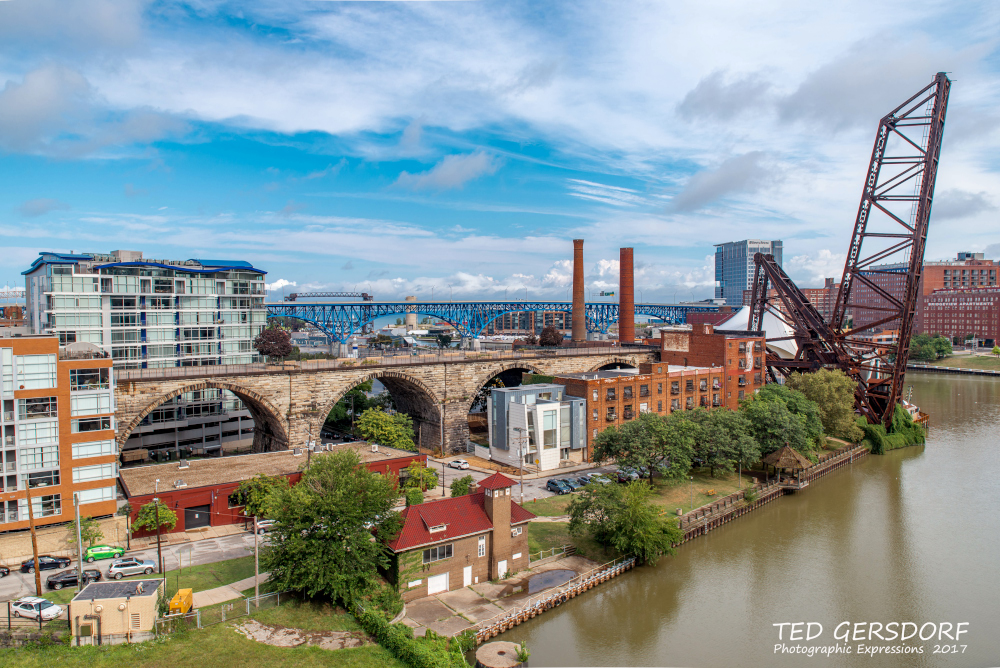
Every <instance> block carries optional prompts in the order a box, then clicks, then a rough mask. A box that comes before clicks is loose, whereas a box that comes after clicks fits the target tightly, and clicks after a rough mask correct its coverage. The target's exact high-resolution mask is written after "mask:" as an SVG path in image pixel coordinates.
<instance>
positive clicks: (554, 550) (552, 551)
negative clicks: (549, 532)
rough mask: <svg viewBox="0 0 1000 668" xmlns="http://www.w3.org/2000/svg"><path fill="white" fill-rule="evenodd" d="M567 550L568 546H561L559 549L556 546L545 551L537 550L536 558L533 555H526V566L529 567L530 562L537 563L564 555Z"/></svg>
mask: <svg viewBox="0 0 1000 668" xmlns="http://www.w3.org/2000/svg"><path fill="white" fill-rule="evenodd" d="M567 549H569V545H563V546H561V547H559V546H557V547H550V548H549V549H547V550H539V551H538V552H537V553H536V554H537V556H535V554H531V553H529V554H528V564H529V565H530V564H531V563H532V562H537V561H541V560H542V559H548V558H549V557H554V556H556V555H557V554H566V550H567Z"/></svg>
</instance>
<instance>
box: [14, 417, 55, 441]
mask: <svg viewBox="0 0 1000 668" xmlns="http://www.w3.org/2000/svg"><path fill="white" fill-rule="evenodd" d="M58 440H59V423H58V422H56V421H55V420H53V421H51V422H28V423H26V424H19V425H17V442H18V443H19V444H21V445H35V444H36V443H54V442H56V441H58Z"/></svg>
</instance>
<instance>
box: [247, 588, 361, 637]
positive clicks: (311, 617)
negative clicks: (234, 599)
mask: <svg viewBox="0 0 1000 668" xmlns="http://www.w3.org/2000/svg"><path fill="white" fill-rule="evenodd" d="M289 596H291V594H289ZM281 600H282V603H281V606H280V607H277V608H268V609H266V610H260V611H259V612H255V613H254V614H253V617H254V619H256V620H257V621H259V622H260V623H261V624H275V625H278V626H286V627H289V628H293V629H303V630H304V631H360V630H361V626H359V625H358V623H357V622H356V621H355V620H354V617H353V616H352V615H350V614H349V613H348V612H347V611H346V610H344V609H343V608H340V607H337V606H334V605H331V604H330V603H328V602H321V601H300V600H298V599H291V598H289V600H288V603H285V602H284V601H285V599H284V596H282V599H281ZM250 609H251V610H253V607H251V608H250Z"/></svg>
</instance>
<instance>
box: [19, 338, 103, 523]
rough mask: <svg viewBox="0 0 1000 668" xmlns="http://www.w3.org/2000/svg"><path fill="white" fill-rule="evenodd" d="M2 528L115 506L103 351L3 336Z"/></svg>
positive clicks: (49, 340) (99, 512) (95, 512)
mask: <svg viewBox="0 0 1000 668" xmlns="http://www.w3.org/2000/svg"><path fill="white" fill-rule="evenodd" d="M0 378H2V383H0V402H2V406H3V412H2V414H0V443H2V448H0V457H2V460H0V464H2V475H0V532H3V531H12V530H18V529H26V528H28V496H29V495H30V497H31V512H32V514H33V515H34V521H35V524H37V525H45V524H54V523H61V522H68V521H69V520H71V519H73V494H74V493H77V494H79V497H80V504H81V508H80V514H81V515H83V516H91V517H99V516H103V515H111V514H113V513H114V512H115V508H116V498H117V489H116V485H117V478H118V446H117V443H116V442H115V418H114V411H115V396H114V382H115V381H114V374H113V373H112V371H111V360H110V359H108V358H107V357H105V356H104V354H103V353H102V352H100V351H96V350H95V351H93V352H89V353H88V352H68V351H67V349H66V348H60V347H59V342H58V339H56V338H55V337H53V336H14V337H4V338H0Z"/></svg>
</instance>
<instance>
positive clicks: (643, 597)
mask: <svg viewBox="0 0 1000 668" xmlns="http://www.w3.org/2000/svg"><path fill="white" fill-rule="evenodd" d="M907 384H908V385H912V386H913V401H914V402H915V403H917V404H918V405H919V406H920V407H921V408H922V409H923V410H924V411H926V412H928V413H930V415H931V430H930V434H929V436H928V440H927V444H926V445H925V446H918V447H911V448H906V449H903V450H896V451H893V452H890V453H889V454H887V455H885V456H881V457H876V456H869V457H866V458H864V459H863V460H861V461H860V462H858V463H855V464H853V465H852V466H851V467H844V468H842V469H840V470H839V471H835V472H833V473H830V474H828V475H827V476H825V477H823V478H821V479H820V480H818V481H816V482H814V483H813V484H812V485H811V486H810V487H808V488H807V489H805V490H803V491H801V492H799V493H797V494H794V495H786V496H784V497H783V498H780V499H777V500H776V501H773V502H772V503H770V504H767V505H765V506H764V507H762V508H761V509H759V510H757V511H755V512H753V513H750V514H749V515H746V516H744V517H742V518H739V519H737V520H736V521H734V522H731V523H729V524H727V525H725V526H723V527H722V528H720V529H717V530H715V531H713V532H711V533H710V534H708V535H707V536H703V537H701V538H698V539H695V540H693V541H691V542H689V543H687V544H685V545H684V546H682V547H680V548H679V549H678V551H677V554H676V555H675V556H673V557H666V558H664V559H662V560H661V561H660V562H659V563H658V564H657V565H656V566H655V567H648V566H646V567H641V568H637V569H635V570H632V571H630V572H628V573H625V574H624V575H623V576H621V577H619V578H616V579H614V580H611V581H609V582H608V583H606V584H603V585H601V586H600V587H597V588H595V589H593V590H591V591H589V592H587V593H586V594H584V595H582V596H579V597H577V598H575V599H573V600H570V601H569V602H567V603H566V604H564V605H562V606H560V607H558V608H556V609H555V610H552V611H549V612H547V613H545V614H543V615H540V616H538V617H536V618H535V619H533V620H530V621H528V622H527V623H525V624H522V625H520V626H518V627H516V628H514V629H512V630H510V631H508V632H506V633H504V634H502V635H501V636H500V637H499V638H498V640H507V641H513V642H521V641H527V643H528V648H529V649H530V651H531V658H530V660H529V663H530V665H531V666H534V667H538V666H619V665H620V666H699V667H701V666H704V667H717V666H718V667H727V668H728V667H730V666H777V667H782V666H808V665H817V666H830V667H840V666H852V667H853V666H865V667H871V668H876V667H882V666H914V667H923V666H948V667H955V668H959V667H962V668H964V667H966V666H1000V512H998V511H1000V447H998V445H1000V380H994V379H992V378H988V377H982V376H959V375H944V374H920V373H910V374H908V376H907ZM795 622H804V623H806V624H803V625H802V626H798V627H791V626H783V627H777V626H774V625H775V624H782V623H795ZM809 622H812V623H813V624H812V625H811V626H807V624H808V623H809ZM843 622H847V623H848V624H847V625H842V623H843ZM892 622H896V625H895V626H893V625H891V623H892ZM904 622H909V623H910V625H907V626H902V625H903V623H904ZM942 623H944V624H942ZM960 623H965V625H964V626H962V627H958V624H960ZM876 624H878V625H881V626H880V627H879V626H876ZM948 624H950V625H951V626H947V625H948ZM818 625H822V630H820V627H819V626H818ZM838 625H840V626H839V629H838ZM914 625H915V626H914ZM848 626H849V628H848ZM956 628H960V629H961V630H962V631H963V633H962V634H961V635H959V636H957V639H955V640H952V639H950V638H948V637H947V634H949V633H950V635H951V636H952V637H956V635H955V631H956ZM942 629H944V631H945V634H946V635H944V636H941V635H940V634H941V632H942ZM779 630H780V631H781V633H782V639H779ZM845 630H849V632H850V633H852V634H858V635H856V636H855V635H852V636H850V637H848V638H847V639H846V640H841V639H838V638H837V637H836V636H835V634H836V635H839V636H840V637H841V638H843V633H844V631H845ZM900 630H901V631H903V632H905V633H906V634H907V635H909V634H911V633H916V634H917V635H916V636H915V637H912V638H909V639H907V640H901V639H900V636H897V637H895V639H893V633H898V632H899V631H900ZM872 631H874V633H875V635H871V632H872ZM793 632H795V633H797V635H796V636H795V638H796V640H792V639H790V635H791V634H792V633H793ZM807 632H808V635H810V636H812V635H815V636H816V637H815V638H812V639H810V640H807V639H806V634H807ZM921 632H922V634H923V636H924V638H927V639H925V640H921V639H920V637H919V636H920V634H921ZM930 634H933V638H928V635H930ZM800 635H801V639H799V637H800ZM879 635H881V636H882V638H883V639H879V638H878V636H879ZM939 638H940V639H939ZM782 643H783V644H784V645H785V647H786V648H787V649H791V650H797V651H799V652H803V651H804V652H808V651H810V648H811V649H812V651H813V652H817V653H815V654H814V655H813V656H812V657H809V656H808V654H802V653H798V654H789V653H781V652H780V651H779V652H776V650H775V646H776V645H781V644H782ZM859 646H861V647H860V648H859ZM831 647H833V648H840V650H841V651H840V653H835V654H830V655H825V654H821V653H818V652H820V651H821V650H823V649H826V650H827V651H830V648H831ZM872 648H874V650H875V651H880V652H892V653H890V654H884V653H882V654H875V655H872V654H864V653H862V654H860V655H859V654H858V652H859V650H860V651H861V652H865V651H872ZM846 650H850V654H848V653H845V652H846Z"/></svg>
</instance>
